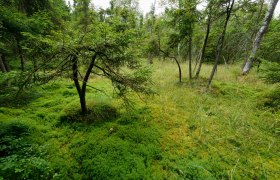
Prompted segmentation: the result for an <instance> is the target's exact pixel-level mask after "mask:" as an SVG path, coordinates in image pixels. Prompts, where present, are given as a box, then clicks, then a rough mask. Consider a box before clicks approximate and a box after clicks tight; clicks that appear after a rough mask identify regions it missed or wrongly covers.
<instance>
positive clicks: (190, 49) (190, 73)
mask: <svg viewBox="0 0 280 180" xmlns="http://www.w3.org/2000/svg"><path fill="white" fill-rule="evenodd" d="M188 55H189V78H190V80H191V79H192V37H191V35H190V37H189V49H188Z"/></svg>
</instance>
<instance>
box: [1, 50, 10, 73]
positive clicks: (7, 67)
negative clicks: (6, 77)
mask: <svg viewBox="0 0 280 180" xmlns="http://www.w3.org/2000/svg"><path fill="white" fill-rule="evenodd" d="M2 61H3V64H4V66H5V68H6V71H7V72H9V71H10V66H9V64H8V62H7V61H6V56H5V55H4V54H2Z"/></svg>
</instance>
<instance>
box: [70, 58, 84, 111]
mask: <svg viewBox="0 0 280 180" xmlns="http://www.w3.org/2000/svg"><path fill="white" fill-rule="evenodd" d="M71 58H72V73H73V74H72V79H73V81H74V84H75V87H76V89H77V91H78V94H79V98H80V104H81V110H82V114H86V113H87V107H86V99H85V96H83V95H82V89H81V86H80V83H79V78H78V57H77V56H76V55H73V57H71Z"/></svg>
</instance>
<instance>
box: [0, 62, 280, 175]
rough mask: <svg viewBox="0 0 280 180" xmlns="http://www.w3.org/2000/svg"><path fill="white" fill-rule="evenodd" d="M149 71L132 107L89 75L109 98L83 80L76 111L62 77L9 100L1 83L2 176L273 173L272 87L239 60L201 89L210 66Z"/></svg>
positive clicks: (276, 165) (276, 163)
mask: <svg viewBox="0 0 280 180" xmlns="http://www.w3.org/2000/svg"><path fill="white" fill-rule="evenodd" d="M153 69H154V73H153V81H154V85H153V88H154V91H155V92H156V94H155V95H153V96H141V98H137V97H138V96H134V95H131V98H132V99H134V108H133V109H131V108H127V107H126V106H124V104H123V103H122V101H120V100H119V99H117V98H115V97H112V96H110V95H111V94H112V88H111V84H110V82H109V81H107V80H105V79H102V78H95V77H93V78H92V79H91V81H90V85H93V86H95V87H97V88H100V89H102V90H104V91H106V92H107V94H109V96H106V95H104V94H103V93H101V92H99V91H96V90H94V89H90V88H89V89H88V94H87V101H88V106H89V108H90V109H91V111H90V113H89V114H88V115H86V116H84V117H83V116H81V115H79V99H78V96H77V93H76V90H75V87H74V85H73V83H72V82H71V81H70V80H67V79H58V80H56V81H54V82H52V83H49V84H46V85H43V86H40V87H34V88H32V89H26V90H25V91H24V93H22V94H21V95H20V96H19V97H17V98H16V99H15V98H14V96H13V95H14V94H13V90H12V89H6V90H5V89H2V90H1V94H0V126H1V127H0V143H1V144H0V145H1V146H0V179H1V178H2V179H280V159H279V157H280V145H279V135H280V134H279V128H280V113H279V111H278V108H277V107H279V103H278V102H279V97H280V96H277V95H275V92H277V86H276V85H274V86H272V85H267V84H265V83H263V82H262V81H260V80H259V78H258V74H257V73H256V72H254V71H252V72H251V74H250V75H248V76H240V74H239V73H240V67H238V66H221V67H219V68H218V71H217V74H216V76H215V79H214V82H213V85H212V87H211V89H209V90H207V89H206V88H205V87H206V83H207V78H208V76H209V74H210V71H211V66H207V65H205V66H203V69H202V74H201V78H200V79H198V80H192V81H189V80H187V78H185V79H183V80H184V81H183V83H178V80H177V69H176V65H175V64H173V63H167V62H165V63H161V62H157V63H155V64H154V65H153ZM187 74H188V72H187V65H185V64H183V75H184V76H185V77H187ZM279 94H280V93H279Z"/></svg>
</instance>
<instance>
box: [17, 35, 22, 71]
mask: <svg viewBox="0 0 280 180" xmlns="http://www.w3.org/2000/svg"><path fill="white" fill-rule="evenodd" d="M16 43H17V50H18V55H19V59H20V66H21V71H24V59H23V56H22V50H21V46H20V44H19V40H18V39H17V38H16Z"/></svg>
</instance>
